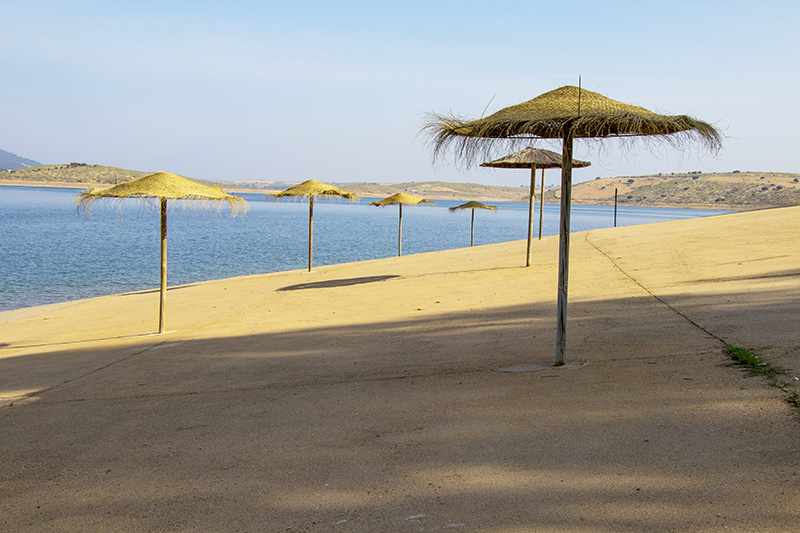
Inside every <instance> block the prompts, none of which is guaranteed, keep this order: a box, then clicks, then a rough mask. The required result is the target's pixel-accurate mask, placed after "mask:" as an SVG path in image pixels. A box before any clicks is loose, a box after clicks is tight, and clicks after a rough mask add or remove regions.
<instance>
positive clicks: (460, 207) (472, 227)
mask: <svg viewBox="0 0 800 533" xmlns="http://www.w3.org/2000/svg"><path fill="white" fill-rule="evenodd" d="M449 209H450V211H452V212H456V211H461V210H463V209H471V210H472V224H471V225H470V231H469V245H470V246H475V210H476V209H489V210H490V211H497V206H496V205H486V204H482V203H480V202H476V201H475V200H472V201H470V202H467V203H465V204H461V205H457V206H455V207H450V208H449Z"/></svg>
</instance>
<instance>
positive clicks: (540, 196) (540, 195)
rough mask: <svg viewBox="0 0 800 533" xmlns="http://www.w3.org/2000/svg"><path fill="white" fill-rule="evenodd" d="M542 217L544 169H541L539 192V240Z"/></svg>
mask: <svg viewBox="0 0 800 533" xmlns="http://www.w3.org/2000/svg"><path fill="white" fill-rule="evenodd" d="M543 219H544V169H542V188H541V193H540V194H539V240H542V221H543Z"/></svg>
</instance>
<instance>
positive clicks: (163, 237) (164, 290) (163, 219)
mask: <svg viewBox="0 0 800 533" xmlns="http://www.w3.org/2000/svg"><path fill="white" fill-rule="evenodd" d="M160 298H161V300H160V303H159V306H158V332H159V333H164V331H165V330H166V325H165V323H164V308H165V306H166V302H167V200H166V198H162V199H161V294H160Z"/></svg>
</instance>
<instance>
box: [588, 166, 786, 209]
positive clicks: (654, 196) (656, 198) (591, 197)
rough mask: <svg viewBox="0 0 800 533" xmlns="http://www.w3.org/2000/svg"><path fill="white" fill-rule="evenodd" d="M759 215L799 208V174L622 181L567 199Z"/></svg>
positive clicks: (594, 185) (597, 183)
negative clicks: (757, 211) (761, 211)
mask: <svg viewBox="0 0 800 533" xmlns="http://www.w3.org/2000/svg"><path fill="white" fill-rule="evenodd" d="M615 189H616V190H617V197H618V202H619V204H620V205H640V206H672V207H715V208H718V209H759V208H765V207H782V206H789V205H800V174H790V173H782V172H780V173H779V172H738V171H735V172H718V173H700V172H696V173H691V174H670V175H663V174H662V175H656V176H623V177H619V178H605V179H597V180H594V181H587V182H583V183H578V184H575V185H574V186H573V188H572V199H573V202H575V203H581V204H601V205H602V204H606V205H608V204H613V203H614V190H615Z"/></svg>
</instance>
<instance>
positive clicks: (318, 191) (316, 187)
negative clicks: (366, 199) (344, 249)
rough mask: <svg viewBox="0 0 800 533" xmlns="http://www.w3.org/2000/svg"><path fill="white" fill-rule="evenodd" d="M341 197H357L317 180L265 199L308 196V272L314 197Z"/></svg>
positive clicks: (308, 181) (310, 260)
mask: <svg viewBox="0 0 800 533" xmlns="http://www.w3.org/2000/svg"><path fill="white" fill-rule="evenodd" d="M320 195H322V196H341V197H342V198H347V199H348V200H355V199H357V198H358V195H357V194H355V193H352V192H345V191H343V190H341V189H340V188H339V187H335V186H333V185H328V184H327V183H322V182H319V181H317V180H306V181H304V182H303V183H301V184H300V185H295V186H294V187H289V188H288V189H286V190H285V191H281V192H279V193H275V194H268V195H267V197H270V196H271V197H274V198H282V197H284V196H308V271H309V272H311V262H312V258H313V255H314V252H313V248H314V247H313V244H314V197H315V196H320Z"/></svg>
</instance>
